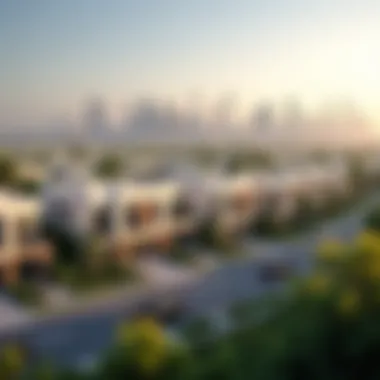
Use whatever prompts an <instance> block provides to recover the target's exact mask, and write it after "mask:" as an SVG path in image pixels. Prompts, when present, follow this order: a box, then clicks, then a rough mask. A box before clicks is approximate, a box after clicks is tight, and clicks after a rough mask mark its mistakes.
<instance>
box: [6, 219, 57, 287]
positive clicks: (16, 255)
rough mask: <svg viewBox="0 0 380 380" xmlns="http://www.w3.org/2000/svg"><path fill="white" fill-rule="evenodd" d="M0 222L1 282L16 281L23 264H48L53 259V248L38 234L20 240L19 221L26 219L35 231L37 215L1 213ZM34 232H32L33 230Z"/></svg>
mask: <svg viewBox="0 0 380 380" xmlns="http://www.w3.org/2000/svg"><path fill="white" fill-rule="evenodd" d="M0 218H1V223H2V225H3V226H4V230H3V231H2V232H3V233H2V241H1V244H0V276H1V279H2V282H5V283H12V282H15V281H17V279H18V278H19V276H20V270H21V268H22V266H23V265H24V264H30V265H40V266H48V265H49V264H50V263H51V262H52V260H53V248H52V247H51V246H50V245H49V244H48V243H47V242H46V241H44V240H43V239H42V238H41V237H40V236H38V235H35V238H34V239H31V240H30V241H27V240H24V241H22V237H21V236H20V235H21V230H20V222H22V221H25V220H27V221H28V222H29V223H30V226H31V228H32V230H31V231H33V230H34V231H37V223H38V218H37V217H31V216H30V215H29V214H26V215H24V214H23V213H18V214H13V213H4V212H3V213H1V214H0ZM33 233H34V232H33Z"/></svg>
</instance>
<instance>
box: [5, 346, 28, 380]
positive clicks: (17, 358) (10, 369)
mask: <svg viewBox="0 0 380 380" xmlns="http://www.w3.org/2000/svg"><path fill="white" fill-rule="evenodd" d="M24 362H25V358H24V353H23V352H22V350H21V348H20V347H18V346H16V345H9V346H6V347H4V348H3V349H2V350H1V352H0V378H1V379H7V380H13V379H14V380H16V379H18V377H19V376H20V374H21V372H22V370H23V369H24Z"/></svg>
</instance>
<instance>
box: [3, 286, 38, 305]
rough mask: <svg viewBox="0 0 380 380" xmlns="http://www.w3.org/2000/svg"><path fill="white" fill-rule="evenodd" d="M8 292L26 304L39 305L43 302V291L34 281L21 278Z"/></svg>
mask: <svg viewBox="0 0 380 380" xmlns="http://www.w3.org/2000/svg"><path fill="white" fill-rule="evenodd" d="M7 292H8V293H9V294H10V295H12V296H13V297H14V298H16V299H17V300H18V301H19V302H21V303H23V304H25V305H33V306H36V305H39V304H40V303H41V302H42V292H41V290H40V289H39V287H38V285H37V284H35V283H34V282H32V281H26V280H20V281H18V282H17V283H16V284H15V285H12V286H9V287H8V288H7Z"/></svg>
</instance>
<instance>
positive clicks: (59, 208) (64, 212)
mask: <svg viewBox="0 0 380 380" xmlns="http://www.w3.org/2000/svg"><path fill="white" fill-rule="evenodd" d="M51 212H52V215H53V216H54V219H56V220H58V221H60V222H63V223H66V222H68V221H69V220H70V219H71V216H72V213H71V209H70V204H69V202H68V200H67V199H56V200H54V201H53V203H52V205H51Z"/></svg>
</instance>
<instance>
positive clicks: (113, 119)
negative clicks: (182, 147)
mask: <svg viewBox="0 0 380 380" xmlns="http://www.w3.org/2000/svg"><path fill="white" fill-rule="evenodd" d="M379 16H380V4H379V2H378V1H376V0H364V1H361V2H358V1H353V2H348V3H347V2H345V1H342V0H335V1H326V0H322V1H318V2H311V1H306V2H305V1H300V0H287V1H285V0H271V1H249V0H238V1H236V0H234V1H232V0H208V1H203V0H194V1H189V2H185V1H171V0H161V1H153V0H139V1H130V0H128V1H123V0H110V1H107V2H105V1H102V0H79V1H78V0H68V1H64V2H52V1H46V0H35V1H33V2H27V1H9V0H8V1H3V2H1V4H0V36H1V37H0V38H1V40H0V41H1V43H0V55H1V57H2V60H1V63H0V65H1V70H0V88H1V98H0V126H1V130H3V131H13V132H14V131H20V132H21V131H24V132H25V131H27V130H29V131H30V130H33V129H40V128H43V129H44V130H46V128H48V129H50V130H52V129H59V128H60V129H73V130H77V129H78V128H80V127H82V128H83V127H84V126H86V125H88V124H89V123H92V124H93V125H92V126H91V128H92V129H97V128H102V127H105V130H106V131H107V130H108V129H110V128H111V129H116V130H118V129H119V130H129V131H131V130H133V131H135V132H134V133H132V134H131V133H130V132H129V136H132V135H138V136H147V137H149V136H154V135H161V134H162V132H163V131H165V132H166V134H167V135H170V133H172V132H173V131H176V133H178V134H185V135H186V133H185V131H186V130H187V131H188V133H187V134H189V133H190V132H189V131H190V130H191V133H190V134H195V133H196V131H197V130H198V129H201V130H202V131H206V134H204V135H202V136H205V135H207V136H209V135H210V134H211V135H212V134H213V133H214V134H220V133H222V131H223V130H224V129H228V128H231V127H232V131H233V133H240V131H241V130H247V129H248V130H252V129H255V130H263V129H275V128H274V127H273V125H274V124H275V125H276V126H277V127H280V129H283V127H284V126H288V127H289V124H291V125H292V126H293V127H294V125H295V124H299V126H300V125H302V127H303V130H305V129H313V130H318V134H323V133H325V132H323V128H322V125H324V126H325V128H326V130H327V131H330V132H331V131H332V128H331V125H334V126H335V128H338V127H337V126H336V125H338V124H339V125H341V124H342V123H345V122H344V120H347V119H349V120H350V123H351V126H350V127H348V126H347V125H346V126H345V131H346V132H345V137H346V138H349V137H350V136H351V138H354V139H355V138H357V135H358V134H360V135H361V136H363V135H365V134H366V133H367V132H368V131H370V132H368V133H375V134H377V128H378V127H377V124H378V121H379V111H378V109H379V108H378V106H379V99H378V97H377V90H378V88H379V86H380V76H379V75H378V72H377V70H378V67H380V47H379V44H378V40H379V38H380V31H379V29H380V27H379V25H378V19H379ZM89 114H91V115H90V116H89ZM353 115H355V118H356V121H353V117H352V116H353ZM342 120H343V121H342ZM255 123H256V124H255ZM260 123H261V124H260ZM253 124H255V126H253ZM259 124H260V125H259ZM178 126H181V128H180V129H178ZM311 127H313V128H311ZM286 129H287V133H288V134H289V133H291V132H290V129H289V128H286ZM293 130H294V128H293ZM297 130H298V128H297ZM238 131H239V132H238ZM359 131H360V132H359ZM364 131H365V133H364ZM203 133H204V132H203ZM308 133H309V132H308ZM326 133H327V132H326ZM297 134H298V132H297V133H295V135H297Z"/></svg>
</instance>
